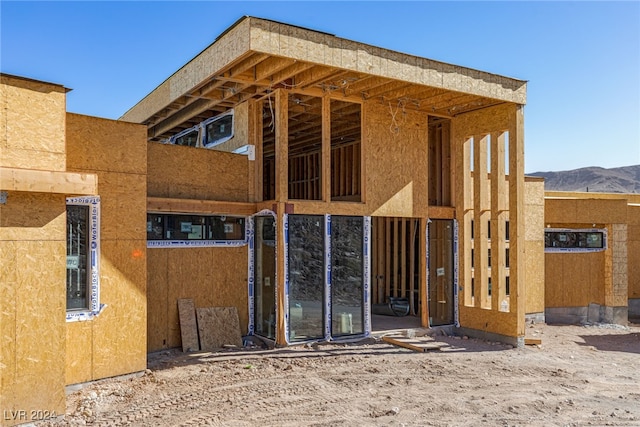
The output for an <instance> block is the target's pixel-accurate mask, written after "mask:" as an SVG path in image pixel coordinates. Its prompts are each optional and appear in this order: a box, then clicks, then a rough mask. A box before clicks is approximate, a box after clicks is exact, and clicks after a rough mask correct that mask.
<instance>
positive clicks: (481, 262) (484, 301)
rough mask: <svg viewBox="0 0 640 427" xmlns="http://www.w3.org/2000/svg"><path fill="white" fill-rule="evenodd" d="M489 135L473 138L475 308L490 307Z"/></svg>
mask: <svg viewBox="0 0 640 427" xmlns="http://www.w3.org/2000/svg"><path fill="white" fill-rule="evenodd" d="M487 142H488V136H487V135H476V136H474V138H473V218H474V230H473V236H474V239H473V248H474V259H473V266H474V267H473V277H474V283H475V301H474V302H475V304H474V305H475V306H476V307H483V308H487V307H488V306H489V284H488V277H487V276H488V274H487V273H488V262H487V261H488V260H487V253H488V246H489V245H488V242H487V239H488V237H487V221H488V219H487V217H488V215H487V214H486V208H487V202H488V197H487V190H488V188H487V173H488V172H487Z"/></svg>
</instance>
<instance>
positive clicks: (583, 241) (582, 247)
mask: <svg viewBox="0 0 640 427" xmlns="http://www.w3.org/2000/svg"><path fill="white" fill-rule="evenodd" d="M606 238H607V232H606V230H572V229H547V230H545V233H544V248H545V252H595V251H603V250H605V249H606Z"/></svg>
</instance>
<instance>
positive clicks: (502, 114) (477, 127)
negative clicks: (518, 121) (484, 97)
mask: <svg viewBox="0 0 640 427" xmlns="http://www.w3.org/2000/svg"><path fill="white" fill-rule="evenodd" d="M516 107H517V105H514V104H500V105H496V106H494V107H489V108H483V109H482V110H478V111H474V112H471V113H467V114H461V115H460V116H457V117H455V118H454V119H453V120H452V125H453V127H454V129H453V130H454V132H455V135H456V137H460V138H465V137H470V136H474V135H480V134H488V133H491V132H498V131H502V130H506V129H509V127H510V125H511V118H512V117H513V112H514V110H515V109H516Z"/></svg>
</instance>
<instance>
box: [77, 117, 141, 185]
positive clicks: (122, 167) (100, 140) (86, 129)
mask: <svg viewBox="0 0 640 427" xmlns="http://www.w3.org/2000/svg"><path fill="white" fill-rule="evenodd" d="M146 140H147V128H146V126H143V125H137V124H132V123H125V122H118V121H115V120H108V119H101V118H97V117H91V116H83V115H80V114H73V113H67V149H68V150H67V165H68V166H69V169H70V170H91V171H105V172H123V173H131V174H144V173H146V170H147V162H146V159H147V145H146ZM143 141H144V142H145V143H142V142H143Z"/></svg>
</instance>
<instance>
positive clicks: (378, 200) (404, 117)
mask: <svg viewBox="0 0 640 427" xmlns="http://www.w3.org/2000/svg"><path fill="white" fill-rule="evenodd" d="M364 117H365V120H364V125H363V129H364V132H363V134H364V136H365V137H366V141H365V147H366V148H365V150H364V161H365V164H364V169H365V171H366V178H365V179H366V186H365V188H366V190H365V191H366V195H365V201H366V204H367V207H366V210H367V213H366V215H375V216H399V217H416V216H426V206H427V204H428V203H427V168H428V165H427V161H428V144H427V135H428V131H427V116H426V114H421V113H416V112H412V111H409V110H407V111H402V108H400V107H398V106H397V105H396V106H389V105H381V104H379V103H374V102H369V103H366V104H365V115H364ZM394 117H395V118H394ZM420 214H424V215H420Z"/></svg>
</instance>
